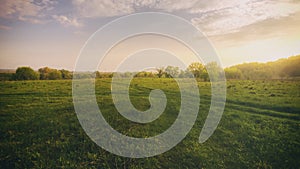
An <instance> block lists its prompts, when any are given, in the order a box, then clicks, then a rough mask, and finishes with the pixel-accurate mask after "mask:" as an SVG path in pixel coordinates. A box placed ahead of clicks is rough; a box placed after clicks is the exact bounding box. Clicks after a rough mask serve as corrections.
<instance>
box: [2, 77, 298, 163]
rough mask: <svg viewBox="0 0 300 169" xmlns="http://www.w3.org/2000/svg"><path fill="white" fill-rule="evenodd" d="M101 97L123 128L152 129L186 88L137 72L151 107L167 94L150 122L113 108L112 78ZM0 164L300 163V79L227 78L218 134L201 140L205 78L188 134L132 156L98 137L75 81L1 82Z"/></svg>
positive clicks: (137, 95)
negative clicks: (84, 124)
mask: <svg viewBox="0 0 300 169" xmlns="http://www.w3.org/2000/svg"><path fill="white" fill-rule="evenodd" d="M96 84H97V85H96V94H97V101H98V104H99V107H100V108H101V111H102V113H103V115H104V117H105V118H106V120H107V121H108V122H109V123H110V124H111V126H113V127H114V128H115V129H116V130H117V131H119V132H121V133H123V134H126V135H128V136H134V137H151V136H154V135H156V134H159V133H161V132H163V131H164V130H166V129H167V128H168V127H169V126H170V125H172V123H173V122H174V120H175V119H176V117H177V115H178V110H179V108H180V107H179V105H180V93H179V89H178V86H177V84H176V83H175V81H174V80H172V79H150V78H145V79H141V78H136V79H134V80H133V81H132V83H131V86H130V87H131V88H130V94H131V95H130V98H131V100H132V103H133V105H134V106H135V107H136V108H137V109H140V110H147V108H149V106H150V105H149V101H148V95H149V92H150V91H151V89H155V88H160V89H162V90H163V91H164V92H165V93H166V96H167V99H168V103H167V108H166V110H165V112H164V113H163V114H162V115H161V116H160V118H159V119H157V120H155V121H153V122H151V123H149V124H138V123H133V122H130V121H128V120H126V119H125V118H124V117H122V116H121V115H120V114H118V112H117V110H116V109H115V107H114V105H113V102H112V98H111V95H110V79H98V80H97V82H96ZM0 87H1V91H0V119H1V122H0V151H1V153H0V168H299V166H300V160H299V159H300V132H299V131H300V104H299V103H300V81H279V80H278V81H277V80H269V81H262V80H261V81H229V82H227V103H226V107H225V111H224V115H223V117H222V120H221V121H220V123H219V126H218V128H217V130H216V131H215V133H214V134H213V135H212V137H211V138H210V139H209V140H208V141H206V142H205V143H203V144H200V143H198V137H199V134H200V132H201V128H202V126H203V123H204V121H205V118H206V116H207V112H208V110H209V106H210V83H208V82H199V89H200V95H201V96H200V98H201V105H200V111H199V114H198V118H197V120H196V123H195V125H194V127H193V128H192V130H191V131H190V133H189V134H188V135H187V137H186V138H185V139H184V140H183V141H182V142H181V143H179V144H178V145H177V146H176V147H174V148H173V149H171V150H170V151H168V152H166V153H163V154H161V155H158V156H155V157H150V158H144V159H130V158H124V157H119V156H116V155H113V154H111V153H109V152H107V151H105V150H103V149H102V148H100V147H98V146H97V145H96V144H95V143H94V142H92V141H91V140H90V139H89V137H88V136H87V135H86V134H85V132H84V131H83V129H82V128H81V126H80V124H79V121H78V120H77V117H76V113H75V111H74V108H73V103H72V81H70V80H59V81H2V82H0Z"/></svg>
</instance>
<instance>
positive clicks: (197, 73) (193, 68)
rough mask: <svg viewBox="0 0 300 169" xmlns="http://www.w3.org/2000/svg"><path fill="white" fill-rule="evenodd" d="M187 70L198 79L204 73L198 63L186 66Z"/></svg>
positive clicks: (202, 67) (201, 65)
mask: <svg viewBox="0 0 300 169" xmlns="http://www.w3.org/2000/svg"><path fill="white" fill-rule="evenodd" d="M187 70H188V71H190V72H191V73H192V74H193V75H194V77H195V78H200V76H201V74H202V73H203V71H204V66H203V64H201V63H199V62H193V63H191V64H190V65H189V66H188V68H187Z"/></svg>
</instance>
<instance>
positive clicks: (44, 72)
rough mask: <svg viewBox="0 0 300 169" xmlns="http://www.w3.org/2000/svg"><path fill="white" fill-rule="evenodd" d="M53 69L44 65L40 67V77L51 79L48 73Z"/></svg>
mask: <svg viewBox="0 0 300 169" xmlns="http://www.w3.org/2000/svg"><path fill="white" fill-rule="evenodd" d="M51 70H52V69H50V68H49V67H43V68H40V69H39V70H38V71H39V73H40V79H41V80H47V79H49V77H48V74H49V73H50V72H51Z"/></svg>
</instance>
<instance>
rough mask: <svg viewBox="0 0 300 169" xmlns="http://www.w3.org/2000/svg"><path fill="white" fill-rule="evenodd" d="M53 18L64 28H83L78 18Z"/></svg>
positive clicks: (60, 16)
mask: <svg viewBox="0 0 300 169" xmlns="http://www.w3.org/2000/svg"><path fill="white" fill-rule="evenodd" d="M53 18H54V19H55V20H57V21H58V22H59V23H60V24H62V25H64V26H75V27H81V26H82V24H81V23H79V22H78V21H77V19H76V18H73V19H70V18H68V17H67V16H64V15H59V16H58V15H53Z"/></svg>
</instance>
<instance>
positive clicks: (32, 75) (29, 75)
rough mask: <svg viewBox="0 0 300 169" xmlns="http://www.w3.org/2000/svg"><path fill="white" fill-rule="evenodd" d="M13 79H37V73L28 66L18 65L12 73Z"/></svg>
mask: <svg viewBox="0 0 300 169" xmlns="http://www.w3.org/2000/svg"><path fill="white" fill-rule="evenodd" d="M13 79H14V80H38V79H39V73H37V72H35V71H34V70H33V69H32V68H30V67H18V69H17V70H16V73H15V74H14V75H13Z"/></svg>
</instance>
